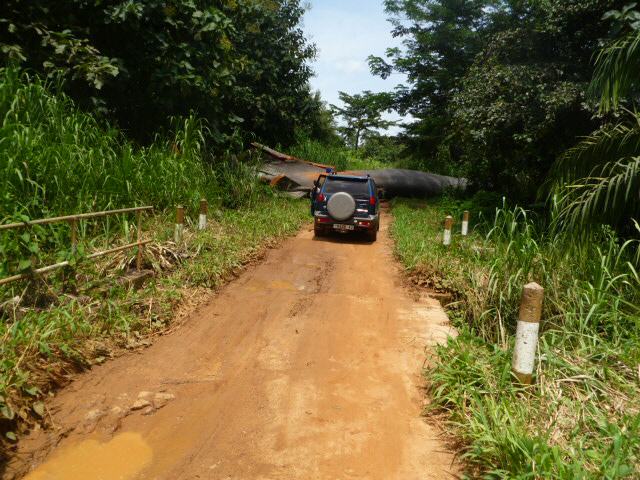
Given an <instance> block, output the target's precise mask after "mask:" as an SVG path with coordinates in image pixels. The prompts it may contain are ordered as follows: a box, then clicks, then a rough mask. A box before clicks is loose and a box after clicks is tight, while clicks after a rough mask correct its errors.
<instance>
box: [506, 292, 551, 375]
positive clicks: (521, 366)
mask: <svg viewBox="0 0 640 480" xmlns="http://www.w3.org/2000/svg"><path fill="white" fill-rule="evenodd" d="M543 300H544V288H542V287H541V286H540V285H538V284H537V283H529V284H527V285H525V287H524V290H523V291H522V300H521V301H520V314H519V317H518V328H517V331H516V347H515V350H514V352H513V363H512V364H511V371H512V372H513V374H514V375H515V376H516V378H517V379H518V381H519V382H520V383H521V384H523V385H531V383H532V378H533V369H534V366H535V360H536V350H537V347H538V333H539V331H540V318H541V317H542V302H543Z"/></svg>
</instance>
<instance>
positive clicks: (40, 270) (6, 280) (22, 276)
mask: <svg viewBox="0 0 640 480" xmlns="http://www.w3.org/2000/svg"><path fill="white" fill-rule="evenodd" d="M148 243H151V240H145V241H142V242H140V243H138V242H136V243H129V244H127V245H122V246H121V247H115V248H111V249H109V250H103V251H101V252H96V253H92V254H91V255H89V256H88V257H87V260H91V259H94V258H98V257H103V256H104V255H110V254H112V253H117V252H121V251H123V250H128V249H130V248H134V247H136V246H138V245H147V244H148ZM69 264H70V263H69V261H64V262H60V263H56V264H54V265H49V266H47V267H42V268H38V269H36V270H33V271H32V272H28V273H21V274H19V275H13V276H12V277H6V278H2V279H0V285H6V284H7V283H11V282H15V281H18V280H24V279H27V278H30V277H32V276H33V275H41V274H44V273H49V272H52V271H53V270H57V269H59V268H63V267H68V266H69Z"/></svg>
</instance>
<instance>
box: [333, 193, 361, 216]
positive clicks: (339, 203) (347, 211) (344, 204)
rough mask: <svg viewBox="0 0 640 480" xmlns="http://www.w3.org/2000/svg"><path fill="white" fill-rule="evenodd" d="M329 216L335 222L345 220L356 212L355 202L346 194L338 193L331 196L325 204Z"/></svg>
mask: <svg viewBox="0 0 640 480" xmlns="http://www.w3.org/2000/svg"><path fill="white" fill-rule="evenodd" d="M327 210H328V211H329V215H331V217H332V218H333V219H335V220H339V221H342V220H346V219H347V218H350V217H351V216H352V215H353V214H354V213H355V211H356V201H355V200H354V199H353V197H352V196H351V195H349V194H348V193H346V192H338V193H334V194H333V195H331V198H330V199H329V201H328V202H327Z"/></svg>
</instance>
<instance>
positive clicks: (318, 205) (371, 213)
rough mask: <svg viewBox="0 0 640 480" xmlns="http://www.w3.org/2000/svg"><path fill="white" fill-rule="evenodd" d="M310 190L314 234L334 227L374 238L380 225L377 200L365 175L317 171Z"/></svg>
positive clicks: (371, 184)
mask: <svg viewBox="0 0 640 480" xmlns="http://www.w3.org/2000/svg"><path fill="white" fill-rule="evenodd" d="M314 184H315V188H314V189H313V191H312V192H311V213H312V214H313V216H314V231H315V234H316V236H322V235H326V234H327V233H329V232H331V231H334V232H340V233H347V232H365V233H366V234H367V236H368V238H369V240H371V241H375V240H376V238H377V236H378V230H379V229H380V201H379V199H378V192H377V190H376V184H375V182H374V181H373V179H372V178H371V177H369V176H366V177H362V176H355V175H337V174H327V175H321V176H320V178H318V180H316V181H315V182H314Z"/></svg>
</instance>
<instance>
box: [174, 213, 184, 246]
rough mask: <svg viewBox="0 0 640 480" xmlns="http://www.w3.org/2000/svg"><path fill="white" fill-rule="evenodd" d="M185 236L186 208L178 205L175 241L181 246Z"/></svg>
mask: <svg viewBox="0 0 640 480" xmlns="http://www.w3.org/2000/svg"><path fill="white" fill-rule="evenodd" d="M183 234H184V207H183V206H182V205H178V207H177V208H176V229H175V232H174V234H173V240H174V241H175V242H176V243H178V244H180V243H182V236H183Z"/></svg>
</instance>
